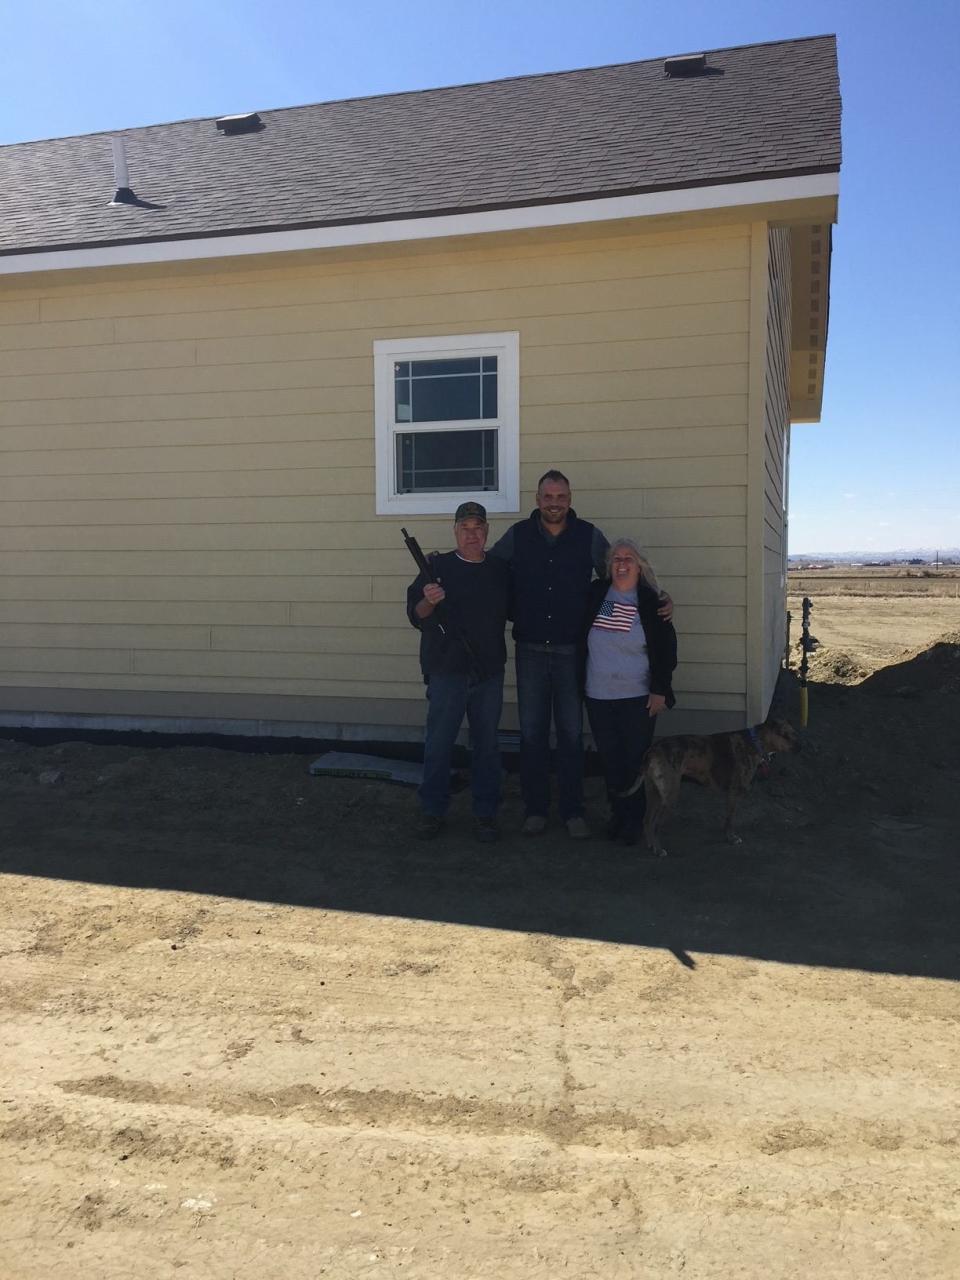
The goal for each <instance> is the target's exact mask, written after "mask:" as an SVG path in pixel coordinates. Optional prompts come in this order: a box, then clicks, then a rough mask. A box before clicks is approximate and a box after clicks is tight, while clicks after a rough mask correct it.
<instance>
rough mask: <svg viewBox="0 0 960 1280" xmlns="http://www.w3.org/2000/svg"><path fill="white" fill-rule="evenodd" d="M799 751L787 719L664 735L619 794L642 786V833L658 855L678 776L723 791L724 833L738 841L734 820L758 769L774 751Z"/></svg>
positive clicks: (628, 793)
mask: <svg viewBox="0 0 960 1280" xmlns="http://www.w3.org/2000/svg"><path fill="white" fill-rule="evenodd" d="M799 750H800V738H799V735H798V734H797V731H796V730H795V729H794V728H793V726H792V725H790V724H788V723H787V721H786V720H767V721H765V722H764V723H763V724H761V725H758V726H757V727H756V728H755V729H745V730H744V731H743V732H742V733H714V734H711V735H710V736H709V737H702V738H700V737H693V736H690V735H687V736H683V737H678V738H664V739H663V740H662V741H660V742H658V743H656V744H655V745H654V746H652V747H651V748H650V750H649V751H648V752H647V754H646V756H645V757H644V760H643V765H642V766H641V769H640V772H639V774H638V775H637V780H636V782H634V784H633V786H632V787H630V788H629V789H628V790H627V791H625V792H623V793H622V794H623V795H625V796H631V795H633V794H634V792H636V791H637V790H638V788H639V787H640V786H643V787H644V788H645V790H646V798H647V809H646V815H645V817H644V820H643V836H644V841H645V842H646V845H647V848H648V849H650V851H651V852H652V853H654V854H656V855H657V857H659V858H663V857H666V850H665V849H664V847H663V845H662V844H661V843H660V836H659V828H660V826H661V824H662V823H663V821H664V819H665V818H666V817H667V816H668V815H669V813H670V812H671V810H672V809H673V807H674V806H675V805H676V803H677V800H678V798H679V796H680V781H681V779H682V778H693V779H694V781H696V782H700V783H703V784H704V785H705V786H710V787H713V788H715V789H716V790H717V791H723V792H725V793H726V797H727V820H726V824H725V826H724V833H725V835H726V837H727V839H728V840H729V841H730V843H731V844H740V843H741V839H740V837H739V836H738V835H736V833H735V832H734V830H733V818H734V814H735V813H736V808H737V804H738V802H739V800H740V797H741V796H743V795H744V794H745V793H746V792H747V791H748V790H749V788H750V784H751V783H752V782H753V779H754V776H755V774H756V772H757V769H758V768H759V766H760V765H761V764H763V763H764V762H765V761H766V760H767V758H768V757H769V756H771V755H772V754H774V752H777V751H799Z"/></svg>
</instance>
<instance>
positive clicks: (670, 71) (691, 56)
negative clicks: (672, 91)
mask: <svg viewBox="0 0 960 1280" xmlns="http://www.w3.org/2000/svg"><path fill="white" fill-rule="evenodd" d="M706 70H707V55H706V54H705V53H684V54H682V55H681V56H679V57H677V58H665V59H664V62H663V74H664V75H665V76H669V77H670V79H671V80H678V79H682V78H684V77H687V76H702V75H703V74H704V73H705V72H706Z"/></svg>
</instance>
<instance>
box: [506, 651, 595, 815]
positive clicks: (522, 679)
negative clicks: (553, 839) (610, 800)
mask: <svg viewBox="0 0 960 1280" xmlns="http://www.w3.org/2000/svg"><path fill="white" fill-rule="evenodd" d="M517 704H518V705H517V710H518V712H519V715H520V789H521V791H522V792H523V802H524V805H525V806H526V810H527V814H528V815H531V814H536V815H538V816H540V817H544V818H545V817H546V816H547V812H548V811H549V809H550V721H551V719H552V720H553V725H554V728H555V730H556V735H557V757H556V760H557V783H558V785H559V788H560V817H561V818H562V819H563V821H564V822H566V821H567V819H568V818H578V817H580V816H581V815H582V813H583V713H582V706H581V700H580V688H579V685H578V682H577V657H576V654H574V653H551V652H550V651H549V650H541V649H533V648H531V647H530V646H529V645H524V644H518V645H517Z"/></svg>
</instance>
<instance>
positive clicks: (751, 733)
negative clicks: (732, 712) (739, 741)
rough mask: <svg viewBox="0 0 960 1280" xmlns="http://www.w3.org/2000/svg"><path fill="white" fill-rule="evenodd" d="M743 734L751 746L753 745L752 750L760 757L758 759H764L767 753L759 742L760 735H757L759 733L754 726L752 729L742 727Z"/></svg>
mask: <svg viewBox="0 0 960 1280" xmlns="http://www.w3.org/2000/svg"><path fill="white" fill-rule="evenodd" d="M743 736H744V737H745V738H746V739H747V741H748V742H749V743H750V745H751V747H753V749H754V751H755V752H756V753H757V755H758V756H759V757H760V759H761V760H766V758H767V753H766V752H765V751H764V749H763V747H762V745H761V743H760V735H759V733H757V731H756V729H755V728H753V729H744V731H743Z"/></svg>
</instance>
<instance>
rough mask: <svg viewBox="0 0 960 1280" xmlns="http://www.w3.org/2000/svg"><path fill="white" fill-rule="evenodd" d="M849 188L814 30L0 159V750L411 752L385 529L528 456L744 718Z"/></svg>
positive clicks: (772, 636) (833, 97)
mask: <svg viewBox="0 0 960 1280" xmlns="http://www.w3.org/2000/svg"><path fill="white" fill-rule="evenodd" d="M839 162H840V151H839V91H838V85H837V71H836V55H835V46H834V41H833V39H832V37H819V38H816V39H809V40H795V41H784V42H778V43H775V44H767V45H756V46H749V47H745V48H738V49H729V50H719V51H711V52H708V53H707V54H706V55H697V56H694V57H685V58H679V59H668V60H666V62H665V61H664V60H658V61H655V62H641V63H629V64H624V65H622V66H616V67H603V68H596V69H591V70H586V71H575V72H569V73H562V74H557V75H547V76H531V77H524V78H519V79H514V80H509V81H500V82H496V83H492V84H484V85H470V86H462V87H458V88H452V89H441V90H434V91H430V92H422V93H410V94H401V95H393V96H390V97H382V98H369V99H360V100H356V101H352V102H341V103H324V104H320V105H318V106H315V107H298V108H292V109H287V110H281V111H276V112H263V113H261V114H250V115H248V116H240V117H224V118H221V119H220V120H218V121H213V120H200V121H196V120H195V121H186V122H181V123H178V124H172V125H161V126H153V127H149V128H138V129H131V130H128V131H125V132H123V133H122V134H114V135H103V134H101V135H90V136H85V137H79V138H70V139H57V140H54V141H49V142H38V143H28V144H17V145H15V146H8V147H3V148H0V525H2V557H0V685H2V690H0V722H2V723H3V724H4V725H7V726H12V725H16V726H53V727H63V726H73V727H81V728H82V727H97V728H103V727H108V728H109V727H116V728H124V729H129V728H139V729H164V730H169V731H191V730H202V731H211V730H215V731H220V732H232V733H240V734H264V733H269V734H297V735H308V736H320V737H345V738H353V739H368V740H369V739H390V738H394V739H395V738H416V737H418V736H419V734H420V728H421V725H422V721H423V692H422V684H421V681H420V676H419V669H418V665H417V658H416V649H417V646H416V636H415V635H414V633H413V632H412V631H411V629H410V628H409V626H408V625H407V623H406V620H405V617H404V612H403V604H402V602H403V598H404V591H405V587H406V584H407V582H408V581H409V580H410V579H411V577H412V576H413V572H414V569H413V565H412V562H411V561H410V559H409V556H408V554H407V552H406V550H405V549H404V546H403V543H402V540H401V537H400V526H401V525H405V526H407V527H408V528H410V529H411V531H413V532H415V533H416V534H417V535H418V537H419V538H420V541H421V543H422V544H423V545H424V546H425V547H426V548H428V549H429V548H432V547H439V548H445V547H447V546H449V545H450V543H451V530H450V518H451V512H452V511H453V509H454V507H455V506H456V505H457V503H459V502H460V501H462V500H463V499H464V498H466V497H473V498H477V499H478V500H479V501H481V502H484V503H485V505H486V506H487V509H488V510H489V511H490V512H491V521H492V524H493V535H494V536H497V535H499V533H500V532H501V531H502V530H503V529H504V528H506V527H507V525H508V524H509V523H510V522H512V521H513V520H516V519H518V518H520V517H521V516H523V515H525V514H527V512H528V511H529V510H530V508H531V506H532V499H533V492H534V489H535V486H536V481H537V478H538V477H539V475H540V474H541V473H542V472H543V471H545V470H546V469H548V468H550V467H559V468H560V469H561V470H563V471H564V472H566V473H567V474H568V475H569V476H570V479H571V482H572V485H573V490H574V505H575V507H576V510H577V512H578V514H580V515H581V516H584V517H586V518H587V519H589V520H592V521H593V522H595V523H597V524H598V525H599V526H600V527H601V528H602V529H603V530H604V532H605V533H606V534H607V535H608V536H611V537H612V536H616V535H619V534H628V535H630V536H633V537H636V538H637V539H638V540H639V541H640V542H641V544H642V545H643V546H645V547H646V548H647V549H648V551H649V554H650V557H651V559H652V561H653V563H654V565H655V566H656V568H657V570H658V573H659V575H660V577H661V580H662V582H663V583H664V585H665V586H666V587H667V588H668V590H669V591H670V592H671V594H672V595H673V597H674V600H675V602H676V624H677V630H678V635H679V642H680V655H681V660H680V667H679V670H678V673H677V679H676V690H677V697H678V708H677V710H676V712H675V713H673V715H672V716H671V720H670V725H669V729H670V731H671V732H677V731H680V730H681V729H701V730H712V729H720V728H729V727H742V726H744V725H747V724H750V723H755V722H757V721H759V720H761V719H762V718H763V717H764V715H765V714H766V711H767V709H768V706H769V703H770V699H771V696H772V693H773V688H774V685H775V682H776V679H777V675H778V671H779V667H780V659H781V656H782V653H783V646H784V619H785V594H784V593H785V571H786V528H787V493H788V484H787V476H788V457H789V442H790V425H791V423H792V422H811V421H816V420H817V417H818V415H819V408H820V402H821V395H822V387H823V361H824V352H825V343H826V328H827V308H828V296H829V270H830V232H831V224H832V223H833V222H834V221H835V218H836V211H837V191H838V188H837V179H838V171H839ZM443 380H446V381H444V386H445V388H446V390H447V393H449V394H452V395H453V402H455V403H456V405H457V406H458V412H457V413H456V414H454V415H453V416H451V411H450V410H449V409H447V410H444V411H443V412H441V411H440V410H439V409H438V408H437V405H439V404H440V403H441V400H442V397H441V398H438V397H437V395H435V392H436V390H437V388H438V387H439V386H440V384H441V381H443ZM451 387H453V388H454V390H453V392H450V388H451ZM442 402H443V403H445V404H447V403H450V401H449V396H448V399H447V400H443V401H442ZM508 715H512V708H508Z"/></svg>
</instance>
